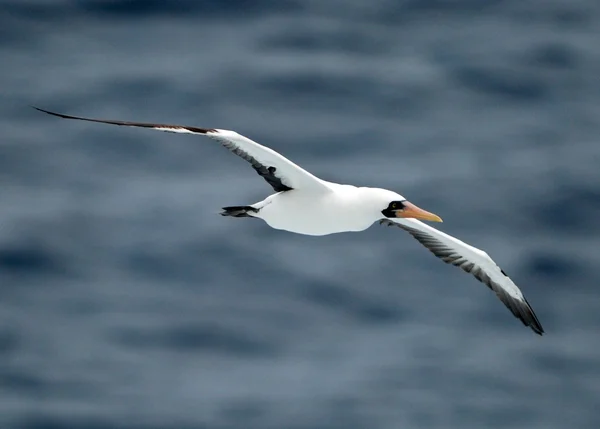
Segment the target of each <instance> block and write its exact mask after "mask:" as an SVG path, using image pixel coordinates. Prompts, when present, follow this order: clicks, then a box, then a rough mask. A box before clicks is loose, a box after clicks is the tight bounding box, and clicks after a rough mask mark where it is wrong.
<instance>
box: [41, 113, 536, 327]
mask: <svg viewBox="0 0 600 429" xmlns="http://www.w3.org/2000/svg"><path fill="white" fill-rule="evenodd" d="M36 109H37V110H40V111H42V112H45V113H48V114H50V115H54V116H58V117H62V118H67V119H78V120H83V121H91V122H100V123H107V124H113V125H122V126H129V127H141V128H149V129H154V130H159V131H168V132H174V133H185V134H200V135H204V136H206V137H209V138H211V139H213V140H216V141H218V142H219V143H221V144H222V145H223V146H225V147H226V148H227V149H229V150H230V151H232V152H233V153H234V154H236V155H238V156H240V157H241V158H242V159H244V160H245V161H247V162H249V163H250V164H251V165H252V167H253V168H254V170H255V171H256V172H257V173H258V174H259V175H260V176H261V177H263V178H264V179H265V180H266V181H267V182H268V183H269V184H270V185H271V186H272V187H273V189H274V190H275V193H274V194H273V195H270V196H269V197H267V198H266V199H264V200H263V201H260V202H258V203H255V204H252V205H248V206H234V207H224V208H223V210H224V211H223V212H222V213H221V214H222V215H224V216H233V217H253V218H259V219H263V220H264V221H265V222H266V223H267V224H268V225H269V226H271V227H272V228H275V229H279V230H285V231H289V232H294V233H298V234H305V235H313V236H322V235H328V234H335V233H341V232H349V231H364V230H365V229H367V228H369V227H370V226H371V225H372V224H373V223H375V222H379V223H381V224H386V225H393V226H397V227H399V228H402V229H404V230H405V231H407V232H409V233H410V234H411V235H412V236H413V237H414V238H416V239H417V240H418V241H419V242H420V243H421V244H422V245H424V246H425V247H426V248H427V249H429V250H430V251H431V252H432V253H433V254H434V255H435V256H437V257H439V258H440V259H442V260H443V261H444V262H446V263H448V264H452V265H456V266H458V267H460V268H462V269H463V270H464V271H466V272H468V273H471V274H472V275H473V276H475V277H476V278H477V279H478V280H479V281H481V282H482V283H484V284H485V285H486V286H488V287H489V288H490V289H492V290H493V291H494V292H495V293H496V295H497V296H498V298H500V300H501V301H502V302H503V303H504V305H506V307H508V309H509V310H510V311H511V312H512V313H513V315H514V316H515V317H517V318H519V319H520V320H521V321H522V322H523V324H525V325H526V326H529V327H531V329H532V330H533V331H534V332H535V333H537V334H539V335H542V334H543V332H544V329H543V328H542V325H541V324H540V322H539V320H538V318H537V316H536V315H535V313H534V311H533V309H532V308H531V306H530V305H529V303H528V302H527V300H526V299H525V297H524V296H523V293H522V292H521V290H520V289H519V288H518V287H517V286H516V285H515V284H514V283H513V281H512V280H511V279H510V277H508V276H507V275H506V273H505V272H504V271H502V270H501V269H500V267H498V265H496V263H495V262H494V261H493V260H492V259H491V258H490V257H489V255H488V254H487V253H486V252H484V251H483V250H480V249H477V248H476V247H473V246H471V245H469V244H467V243H464V242H463V241H461V240H459V239H457V238H455V237H452V236H451V235H448V234H446V233H444V232H441V231H439V230H437V229H435V228H433V227H431V226H429V225H427V224H425V223H423V222H421V221H419V220H418V219H424V220H429V221H436V222H441V221H442V220H441V219H440V218H439V216H437V215H434V214H433V213H429V212H427V211H425V210H423V209H420V208H418V207H417V206H415V205H414V204H412V203H409V202H408V201H407V200H406V199H405V198H404V197H403V196H401V195H399V194H397V193H395V192H393V191H389V190H386V189H379V188H362V187H356V186H352V185H342V184H337V183H332V182H327V181H325V180H322V179H319V178H317V177H315V176H314V175H312V174H311V173H309V172H308V171H306V170H304V169H303V168H301V167H299V166H298V165H296V164H294V163H293V162H292V161H290V160H289V159H287V158H285V157H284V156H282V155H280V154H279V153H277V152H275V151H274V150H273V149H270V148H268V147H265V146H263V145H260V144H258V143H256V142H254V141H252V140H250V139H249V138H247V137H244V136H242V135H240V134H238V133H236V132H235V131H229V130H220V129H213V128H198V127H189V126H183V125H169V124H153V123H144V122H126V121H117V120H102V119H92V118H84V117H78V116H70V115H63V114H59V113H53V112H49V111H47V110H43V109H38V108H36Z"/></svg>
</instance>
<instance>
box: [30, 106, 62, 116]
mask: <svg viewBox="0 0 600 429" xmlns="http://www.w3.org/2000/svg"><path fill="white" fill-rule="evenodd" d="M29 107H31V108H32V109H35V110H37V111H39V112H43V113H47V114H48V115H52V116H58V117H59V118H68V116H66V115H61V114H60V113H55V112H51V111H49V110H44V109H42V108H40V107H36V106H31V105H30V106H29Z"/></svg>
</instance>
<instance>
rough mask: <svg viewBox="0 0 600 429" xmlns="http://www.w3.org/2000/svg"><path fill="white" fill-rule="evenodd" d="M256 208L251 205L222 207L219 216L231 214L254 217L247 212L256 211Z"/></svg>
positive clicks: (233, 215)
mask: <svg viewBox="0 0 600 429" xmlns="http://www.w3.org/2000/svg"><path fill="white" fill-rule="evenodd" d="M257 212H258V209H255V208H254V207H252V206H231V207H223V211H222V212H221V216H232V217H254V216H252V215H250V214H249V213H257Z"/></svg>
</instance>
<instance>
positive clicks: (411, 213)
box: [396, 201, 443, 222]
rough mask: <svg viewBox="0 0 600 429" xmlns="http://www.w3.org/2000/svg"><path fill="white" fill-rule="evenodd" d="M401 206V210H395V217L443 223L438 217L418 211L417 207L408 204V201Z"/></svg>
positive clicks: (421, 210)
mask: <svg viewBox="0 0 600 429" xmlns="http://www.w3.org/2000/svg"><path fill="white" fill-rule="evenodd" d="M403 204H404V208H403V209H401V210H396V217H404V218H414V219H422V220H429V221H432V222H443V221H442V218H441V217H439V216H438V215H436V214H433V213H430V212H428V211H425V210H423V209H420V208H419V207H417V206H415V205H414V204H412V203H409V202H408V201H404V202H403Z"/></svg>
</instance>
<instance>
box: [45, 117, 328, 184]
mask: <svg viewBox="0 0 600 429" xmlns="http://www.w3.org/2000/svg"><path fill="white" fill-rule="evenodd" d="M34 109H36V110H39V111H40V112H44V113H48V114H49V115H53V116H58V117H59V118H66V119H77V120H80V121H89V122H100V123H103V124H112V125H121V126H126V127H140V128H150V129H153V130H158V131H167V132H171V133H183V134H200V135H204V136H206V137H210V138H211V139H213V140H216V141H218V142H219V143H221V144H222V145H223V146H225V147H226V148H227V149H229V150H230V151H231V152H233V153H234V154H236V155H238V156H239V157H240V158H242V159H244V160H245V161H248V162H249V163H250V165H252V168H254V170H255V171H256V172H257V173H258V174H259V175H260V176H261V177H262V178H264V179H265V180H266V181H267V183H269V185H271V186H272V187H273V189H275V191H277V192H281V191H289V190H292V189H300V188H311V189H313V190H321V191H324V192H326V191H329V187H328V186H327V184H326V183H325V181H323V180H321V179H319V178H318V177H315V176H313V175H312V174H310V173H309V172H308V171H306V170H304V169H303V168H301V167H299V166H298V165H296V164H294V163H293V162H292V161H290V160H289V159H287V158H286V157H284V156H282V155H280V154H278V153H277V152H275V151H274V150H273V149H270V148H268V147H265V146H263V145H261V144H258V143H256V142H255V141H252V140H250V139H249V138H247V137H244V136H242V135H240V134H238V133H236V132H235V131H229V130H219V129H215V128H198V127H188V126H184V125H171V124H154V123H145V122H129V121H116V120H104V119H93V118H84V117H80V116H71V115H63V114H60V113H55V112H50V111H48V110H44V109H40V108H38V107H34Z"/></svg>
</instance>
